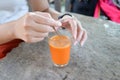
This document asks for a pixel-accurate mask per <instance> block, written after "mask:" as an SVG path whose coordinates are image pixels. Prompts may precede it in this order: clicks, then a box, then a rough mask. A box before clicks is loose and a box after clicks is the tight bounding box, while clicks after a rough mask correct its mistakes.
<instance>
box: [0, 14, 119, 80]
mask: <svg viewBox="0 0 120 80" xmlns="http://www.w3.org/2000/svg"><path fill="white" fill-rule="evenodd" d="M74 16H76V17H77V18H78V19H79V20H80V21H81V23H82V25H83V27H84V28H85V29H86V30H87V32H88V39H87V41H86V43H85V45H84V46H83V47H79V46H78V45H76V46H72V49H71V59H70V62H69V64H68V65H67V66H66V67H64V68H57V67H55V66H53V64H52V61H51V57H50V52H49V46H48V43H47V39H45V40H44V41H41V42H38V43H33V44H27V43H22V44H20V45H19V47H17V48H15V49H13V50H12V51H11V52H10V53H9V54H8V55H7V56H6V57H5V58H4V59H2V60H0V80H120V24H117V23H114V22H111V21H105V20H101V19H94V18H92V17H86V16H83V15H78V14H74Z"/></svg>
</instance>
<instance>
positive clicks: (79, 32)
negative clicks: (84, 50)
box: [60, 15, 87, 46]
mask: <svg viewBox="0 0 120 80" xmlns="http://www.w3.org/2000/svg"><path fill="white" fill-rule="evenodd" d="M60 21H61V23H62V26H63V27H65V28H67V29H68V30H70V32H71V33H72V35H73V38H74V44H75V45H76V43H78V42H80V44H81V46H82V45H83V44H84V42H85V41H86V39H87V32H86V30H85V29H83V28H82V25H81V23H80V22H79V21H78V20H77V19H76V18H75V17H71V16H69V15H65V16H64V17H63V18H61V19H60Z"/></svg>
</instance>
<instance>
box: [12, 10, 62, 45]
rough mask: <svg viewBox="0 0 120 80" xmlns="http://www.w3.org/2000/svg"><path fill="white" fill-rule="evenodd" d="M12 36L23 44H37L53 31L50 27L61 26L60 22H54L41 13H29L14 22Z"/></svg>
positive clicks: (46, 14)
mask: <svg viewBox="0 0 120 80" xmlns="http://www.w3.org/2000/svg"><path fill="white" fill-rule="evenodd" d="M15 24H16V25H15V27H14V36H15V38H17V39H22V40H24V41H25V42H28V43H31V42H38V41H41V40H43V39H44V38H45V37H46V36H47V35H48V33H49V32H52V31H54V30H53V28H52V27H59V26H61V25H62V24H61V22H58V21H55V20H54V19H52V18H51V16H50V14H48V13H43V12H29V13H27V14H26V15H24V16H23V17H21V18H20V19H19V20H17V21H16V23H15Z"/></svg>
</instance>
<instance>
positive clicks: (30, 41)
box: [26, 37, 44, 43]
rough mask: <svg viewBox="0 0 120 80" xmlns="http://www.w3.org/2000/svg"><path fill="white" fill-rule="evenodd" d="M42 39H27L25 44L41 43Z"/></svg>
mask: <svg viewBox="0 0 120 80" xmlns="http://www.w3.org/2000/svg"><path fill="white" fill-rule="evenodd" d="M43 39H44V38H35V37H31V38H29V39H28V40H27V41H26V42H27V43H35V42H39V41H42V40H43Z"/></svg>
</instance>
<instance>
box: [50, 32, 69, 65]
mask: <svg viewBox="0 0 120 80" xmlns="http://www.w3.org/2000/svg"><path fill="white" fill-rule="evenodd" d="M61 31H62V32H60V34H56V33H55V32H54V33H51V34H50V35H49V41H48V43H49V48H50V54H51V59H52V62H53V64H54V65H55V66H57V67H64V66H66V65H67V64H68V63H69V60H70V50H71V39H70V36H69V34H68V33H66V30H61Z"/></svg>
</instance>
